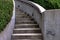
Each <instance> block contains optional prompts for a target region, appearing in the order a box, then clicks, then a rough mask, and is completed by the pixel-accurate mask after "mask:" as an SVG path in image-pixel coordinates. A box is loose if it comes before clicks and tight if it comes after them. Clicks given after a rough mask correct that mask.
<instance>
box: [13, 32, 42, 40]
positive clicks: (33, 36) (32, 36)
mask: <svg viewBox="0 0 60 40" xmlns="http://www.w3.org/2000/svg"><path fill="white" fill-rule="evenodd" d="M12 38H13V39H41V38H42V34H40V33H30V34H29V33H23V34H12Z"/></svg>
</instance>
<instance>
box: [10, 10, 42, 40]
mask: <svg viewBox="0 0 60 40" xmlns="http://www.w3.org/2000/svg"><path fill="white" fill-rule="evenodd" d="M11 40H42V33H41V29H40V28H39V25H38V24H37V23H36V22H35V21H34V19H33V18H32V17H30V16H29V15H28V14H26V13H24V12H22V11H20V10H19V9H16V22H15V28H14V30H13V34H12V37H11Z"/></svg>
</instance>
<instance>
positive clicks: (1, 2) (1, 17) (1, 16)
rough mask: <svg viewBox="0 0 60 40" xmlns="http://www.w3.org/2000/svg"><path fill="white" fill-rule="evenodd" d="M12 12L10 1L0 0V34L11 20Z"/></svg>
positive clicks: (11, 2)
mask: <svg viewBox="0 0 60 40" xmlns="http://www.w3.org/2000/svg"><path fill="white" fill-rule="evenodd" d="M12 10H13V1H12V0H0V32H1V31H3V29H4V28H5V27H6V25H7V24H8V22H9V21H10V19H11V16H12Z"/></svg>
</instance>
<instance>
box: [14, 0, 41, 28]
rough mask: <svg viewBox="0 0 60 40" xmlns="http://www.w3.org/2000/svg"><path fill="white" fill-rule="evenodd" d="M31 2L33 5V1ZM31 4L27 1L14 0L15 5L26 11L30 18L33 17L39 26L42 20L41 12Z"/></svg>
mask: <svg viewBox="0 0 60 40" xmlns="http://www.w3.org/2000/svg"><path fill="white" fill-rule="evenodd" d="M31 4H32V5H34V4H33V3H31ZM31 4H30V3H27V2H21V1H16V2H15V5H16V6H15V7H16V8H18V9H20V10H22V11H24V12H26V13H27V14H29V15H30V16H31V17H32V18H34V19H35V21H37V23H38V24H39V26H40V27H41V22H42V21H41V14H40V12H39V11H38V9H37V8H35V7H33V6H32V5H31Z"/></svg>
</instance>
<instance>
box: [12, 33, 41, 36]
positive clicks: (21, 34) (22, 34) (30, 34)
mask: <svg viewBox="0 0 60 40" xmlns="http://www.w3.org/2000/svg"><path fill="white" fill-rule="evenodd" d="M41 35H42V34H41V33H20V34H12V36H41Z"/></svg>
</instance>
